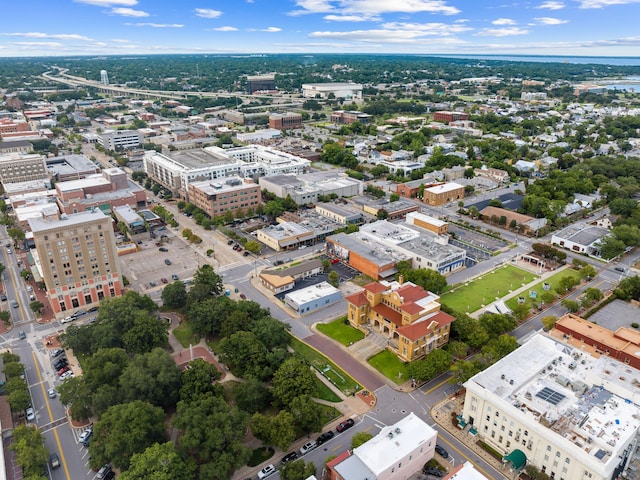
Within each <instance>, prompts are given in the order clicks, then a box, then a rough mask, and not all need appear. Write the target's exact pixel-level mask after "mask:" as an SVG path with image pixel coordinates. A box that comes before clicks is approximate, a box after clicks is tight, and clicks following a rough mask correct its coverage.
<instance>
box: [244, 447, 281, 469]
mask: <svg viewBox="0 0 640 480" xmlns="http://www.w3.org/2000/svg"><path fill="white" fill-rule="evenodd" d="M274 453H275V450H274V449H273V447H259V448H256V449H254V450H252V451H251V458H250V459H249V461H248V462H247V465H249V466H250V467H257V466H258V465H260V464H261V463H264V462H266V461H267V460H269V459H270V458H271V457H273V454H274Z"/></svg>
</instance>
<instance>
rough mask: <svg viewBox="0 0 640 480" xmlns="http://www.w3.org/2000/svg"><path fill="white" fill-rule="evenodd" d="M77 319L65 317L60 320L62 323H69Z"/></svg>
mask: <svg viewBox="0 0 640 480" xmlns="http://www.w3.org/2000/svg"><path fill="white" fill-rule="evenodd" d="M74 320H75V318H73V317H64V318H63V319H62V320H60V323H69V322H73V321H74Z"/></svg>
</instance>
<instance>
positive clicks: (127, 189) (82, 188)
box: [55, 168, 147, 214]
mask: <svg viewBox="0 0 640 480" xmlns="http://www.w3.org/2000/svg"><path fill="white" fill-rule="evenodd" d="M55 188H56V193H57V197H58V198H57V201H58V207H59V208H60V211H61V212H62V213H67V214H70V213H78V212H83V211H85V210H90V209H93V208H96V207H97V208H99V209H101V210H103V211H105V212H107V213H110V212H111V210H112V209H113V208H114V207H117V206H122V205H129V206H130V207H132V208H140V207H144V206H145V205H146V204H147V193H146V191H145V190H144V189H143V188H141V187H140V186H138V185H137V184H135V183H133V182H132V181H130V180H129V179H128V177H127V174H126V173H125V172H124V171H123V170H121V169H119V168H106V169H104V170H102V172H101V173H96V174H93V175H88V176H87V177H85V178H81V179H79V180H69V181H67V182H59V183H56V185H55Z"/></svg>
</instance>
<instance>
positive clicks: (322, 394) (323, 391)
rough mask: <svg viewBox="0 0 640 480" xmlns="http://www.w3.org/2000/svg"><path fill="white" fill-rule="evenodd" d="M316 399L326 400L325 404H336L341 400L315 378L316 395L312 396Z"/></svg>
mask: <svg viewBox="0 0 640 480" xmlns="http://www.w3.org/2000/svg"><path fill="white" fill-rule="evenodd" d="M314 396H315V397H316V398H319V399H320V400H326V401H327V402H333V403H338V402H339V401H341V398H340V397H339V396H338V395H336V393H335V392H334V391H333V390H331V389H330V388H329V387H327V386H326V385H325V384H324V382H323V381H322V380H320V379H319V378H317V377H316V393H315V394H314Z"/></svg>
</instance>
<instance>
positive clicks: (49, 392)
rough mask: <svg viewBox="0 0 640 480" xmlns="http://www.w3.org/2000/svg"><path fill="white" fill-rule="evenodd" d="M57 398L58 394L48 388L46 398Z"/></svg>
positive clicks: (53, 389)
mask: <svg viewBox="0 0 640 480" xmlns="http://www.w3.org/2000/svg"><path fill="white" fill-rule="evenodd" d="M57 396H58V394H57V393H56V389H55V388H50V389H49V390H47V397H49V398H56V397H57Z"/></svg>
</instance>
